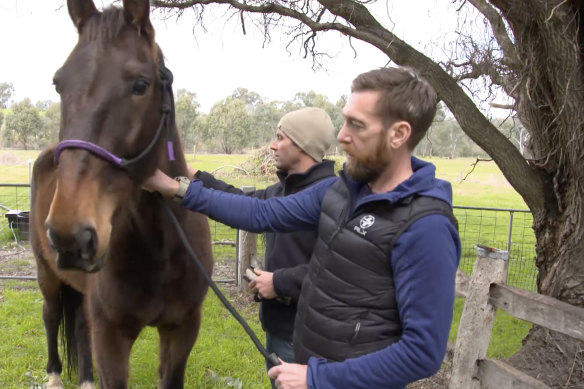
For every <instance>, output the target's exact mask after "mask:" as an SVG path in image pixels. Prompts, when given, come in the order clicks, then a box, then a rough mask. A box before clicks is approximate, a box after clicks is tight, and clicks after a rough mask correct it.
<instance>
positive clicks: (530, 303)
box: [449, 245, 584, 389]
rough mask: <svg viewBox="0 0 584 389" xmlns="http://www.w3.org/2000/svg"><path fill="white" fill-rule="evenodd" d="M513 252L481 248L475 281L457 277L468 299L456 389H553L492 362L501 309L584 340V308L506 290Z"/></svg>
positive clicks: (456, 359)
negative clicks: (490, 356) (491, 342)
mask: <svg viewBox="0 0 584 389" xmlns="http://www.w3.org/2000/svg"><path fill="white" fill-rule="evenodd" d="M507 265H508V252H507V251H502V250H497V249H492V248H488V247H484V246H480V245H477V260H476V263H475V266H474V268H473V272H472V275H471V276H470V277H469V276H467V275H465V274H464V273H462V272H460V271H459V273H458V274H457V276H456V294H457V296H463V297H465V298H466V301H465V304H464V308H463V311H462V316H461V318H460V325H459V330H458V337H457V339H456V345H455V348H454V357H453V361H452V376H451V379H450V386H449V388H450V389H469V388H498V389H507V388H509V389H511V388H513V389H522V388H526V389H527V388H535V389H543V388H549V387H548V386H547V385H545V384H544V383H542V382H540V381H538V380H536V379H535V378H533V377H530V376H528V375H527V374H525V373H522V372H521V371H519V370H517V369H515V368H513V367H511V366H510V365H508V364H506V363H504V362H502V361H498V360H492V359H488V358H487V357H486V355H487V347H488V344H489V339H490V337H491V329H492V325H493V321H494V318H495V311H496V308H500V309H503V310H504V311H506V312H507V313H509V314H510V315H511V316H514V317H516V318H518V319H522V320H525V321H529V322H531V323H533V324H536V325H539V326H542V327H546V328H549V329H550V330H553V331H556V332H560V333H562V334H565V335H568V336H571V337H573V338H575V339H578V340H584V309H583V308H579V307H575V306H573V305H570V304H566V303H564V302H561V301H559V300H557V299H554V298H552V297H549V296H544V295H540V294H537V293H532V292H528V291H525V290H522V289H517V288H513V287H510V286H507V285H504V280H505V279H506V275H507Z"/></svg>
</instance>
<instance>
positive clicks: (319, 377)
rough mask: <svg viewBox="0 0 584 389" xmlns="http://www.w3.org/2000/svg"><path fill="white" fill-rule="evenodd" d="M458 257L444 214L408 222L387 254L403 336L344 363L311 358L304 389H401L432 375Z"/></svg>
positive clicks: (441, 349)
mask: <svg viewBox="0 0 584 389" xmlns="http://www.w3.org/2000/svg"><path fill="white" fill-rule="evenodd" d="M459 259H460V240H459V238H458V232H457V231H456V228H455V227H454V226H453V225H452V224H451V223H450V222H449V221H448V219H447V218H446V217H445V216H442V215H430V216H426V217H424V218H421V219H420V220H418V221H416V222H415V223H413V224H412V225H411V226H410V227H409V228H408V229H407V230H406V231H405V232H404V233H402V235H401V236H400V237H399V238H398V241H397V242H396V244H395V246H394V248H393V250H392V261H391V263H392V269H393V273H394V282H395V289H396V300H397V305H398V311H399V316H400V318H401V321H402V328H403V333H402V337H401V338H400V340H399V341H398V342H396V343H394V344H392V345H391V346H388V347H387V348H385V349H382V350H379V351H377V352H374V353H371V354H367V355H364V356H362V357H358V358H352V359H348V360H346V361H344V362H337V363H326V361H324V360H322V359H316V358H311V359H310V360H309V361H308V372H307V383H308V387H309V388H311V389H332V388H340V387H343V388H355V389H356V388H363V389H365V388H368V389H382V388H383V389H387V388H404V387H405V386H406V385H407V384H408V383H410V382H413V381H416V380H419V379H422V378H424V377H428V376H430V375H432V374H434V373H435V372H437V371H438V370H439V369H440V366H441V363H442V359H443V358H444V354H445V352H446V343H447V340H448V334H449V331H450V325H451V322H452V309H453V305H454V286H455V275H456V269H457V267H458V261H459Z"/></svg>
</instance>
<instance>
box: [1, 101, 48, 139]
mask: <svg viewBox="0 0 584 389" xmlns="http://www.w3.org/2000/svg"><path fill="white" fill-rule="evenodd" d="M42 130H43V121H42V120H41V116H40V113H39V110H38V108H36V107H35V106H34V105H32V103H31V102H30V100H29V99H24V100H23V101H21V102H20V103H16V104H12V112H11V113H9V114H8V115H6V123H5V125H4V133H3V137H4V139H5V141H6V143H7V144H9V145H11V146H21V147H23V148H24V149H25V150H28V149H30V148H32V147H36V146H37V143H38V137H39V135H40V134H41V131H42Z"/></svg>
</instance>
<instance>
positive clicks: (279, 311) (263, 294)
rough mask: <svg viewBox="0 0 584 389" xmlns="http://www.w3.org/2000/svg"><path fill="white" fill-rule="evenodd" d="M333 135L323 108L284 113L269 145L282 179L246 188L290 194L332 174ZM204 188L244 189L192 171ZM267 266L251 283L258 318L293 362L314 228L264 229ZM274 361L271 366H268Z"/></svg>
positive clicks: (270, 344)
mask: <svg viewBox="0 0 584 389" xmlns="http://www.w3.org/2000/svg"><path fill="white" fill-rule="evenodd" d="M334 136H335V130H334V127H333V123H332V121H331V119H330V117H329V115H328V114H327V113H326V111H324V110H323V109H320V108H313V107H307V108H301V109H299V110H297V111H293V112H290V113H287V114H286V115H284V116H283V117H282V118H281V119H280V122H279V123H278V127H277V131H276V138H275V139H274V141H273V142H272V143H271V144H270V149H272V150H273V152H274V157H275V159H276V167H277V169H278V171H277V173H276V174H277V176H278V182H277V183H275V184H273V185H271V186H269V187H267V188H266V189H262V190H256V191H252V192H250V193H245V194H246V195H248V196H253V197H257V198H260V199H268V198H271V197H279V196H287V195H289V194H292V193H296V192H300V191H301V190H303V189H305V188H307V187H309V186H311V185H312V184H314V183H316V182H319V181H321V180H322V179H324V178H329V177H333V176H334V175H335V172H334V162H333V161H329V160H323V157H324V155H325V152H326V151H327V150H328V149H329V148H330V146H331V144H332V142H333V140H334ZM191 174H192V175H191V177H192V176H194V178H198V179H200V180H201V181H202V182H203V184H204V185H205V187H207V188H212V189H216V190H221V191H224V192H230V193H235V194H243V191H241V190H240V189H237V188H235V187H233V186H232V185H229V184H227V183H225V182H223V181H220V180H217V179H216V178H215V177H213V176H212V175H211V174H210V173H207V172H203V171H200V170H199V171H196V170H192V171H191ZM265 239H266V252H265V264H266V271H263V270H259V269H255V272H256V274H257V275H258V277H257V278H256V279H255V280H253V281H251V282H250V283H249V288H250V289H251V290H252V292H253V293H256V294H257V295H258V296H259V297H260V298H261V306H260V320H261V323H262V327H263V329H264V331H266V348H267V350H268V351H269V352H270V353H272V352H275V353H276V354H277V355H278V356H279V357H280V358H282V359H283V360H284V361H286V362H294V361H295V359H294V349H293V346H292V332H293V329H294V317H295V316H296V303H297V301H298V296H299V295H300V286H301V284H302V280H303V278H304V275H305V274H306V272H307V270H308V261H309V260H310V255H311V254H312V249H313V247H314V243H315V241H316V231H302V232H293V233H286V234H277V233H266V234H265ZM269 367H270V366H268V368H269Z"/></svg>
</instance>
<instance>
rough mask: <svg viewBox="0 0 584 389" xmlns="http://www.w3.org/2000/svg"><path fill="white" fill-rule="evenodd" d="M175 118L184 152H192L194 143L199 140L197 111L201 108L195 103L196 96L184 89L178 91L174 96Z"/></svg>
mask: <svg viewBox="0 0 584 389" xmlns="http://www.w3.org/2000/svg"><path fill="white" fill-rule="evenodd" d="M174 106H175V118H176V126H177V129H178V133H179V134H180V140H181V144H182V146H183V148H184V150H185V152H187V153H188V152H189V151H191V150H193V147H194V146H195V144H196V142H197V141H198V140H199V139H200V138H201V136H200V134H197V132H196V124H197V118H198V116H199V112H198V109H199V107H200V106H201V105H200V104H199V102H198V101H197V94H196V93H193V92H189V91H187V90H186V89H179V90H178V92H177V94H176V100H175V102H174Z"/></svg>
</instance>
